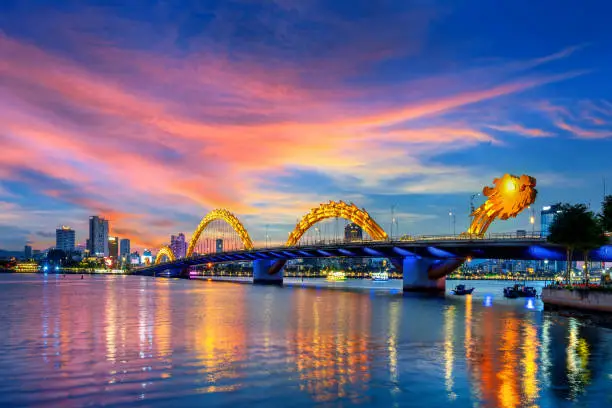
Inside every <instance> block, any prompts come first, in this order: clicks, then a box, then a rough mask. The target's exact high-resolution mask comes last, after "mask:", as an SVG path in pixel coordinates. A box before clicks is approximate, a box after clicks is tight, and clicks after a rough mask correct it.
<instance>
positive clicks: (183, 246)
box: [170, 232, 187, 258]
mask: <svg viewBox="0 0 612 408" xmlns="http://www.w3.org/2000/svg"><path fill="white" fill-rule="evenodd" d="M170 249H171V250H172V252H173V253H174V256H175V257H177V258H185V256H186V255H187V242H185V234H183V233H182V232H181V233H179V234H178V235H172V236H170Z"/></svg>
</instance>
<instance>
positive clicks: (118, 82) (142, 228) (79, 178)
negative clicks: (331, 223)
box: [0, 35, 580, 246]
mask: <svg viewBox="0 0 612 408" xmlns="http://www.w3.org/2000/svg"><path fill="white" fill-rule="evenodd" d="M0 49H2V54H3V55H2V56H3V58H0V79H4V80H6V81H5V83H6V85H5V87H4V89H2V90H0V107H2V109H0V120H1V121H2V122H3V126H4V129H5V133H6V134H4V135H1V136H0V137H2V138H3V142H5V143H4V145H5V146H6V148H5V151H4V154H3V156H2V157H1V158H0V174H1V175H2V176H3V178H6V179H19V177H21V176H20V175H19V174H20V171H21V170H24V169H25V170H31V171H35V172H37V173H40V174H44V175H46V176H48V177H51V178H54V179H58V180H62V181H63V182H65V183H67V185H69V186H73V187H74V189H75V190H78V191H79V194H66V191H65V190H62V189H54V188H47V189H44V190H43V191H44V192H46V194H47V195H48V196H51V197H54V198H57V199H60V200H64V201H68V202H71V203H73V204H75V205H77V206H79V207H81V208H85V209H87V210H89V211H92V212H93V211H95V212H100V213H101V214H103V215H107V216H109V217H111V218H112V219H113V221H114V223H115V224H116V228H117V231H124V232H125V233H126V234H128V231H134V232H138V234H142V236H139V237H136V236H132V237H131V238H133V239H138V240H139V242H141V243H146V244H147V245H148V246H151V244H152V243H161V242H165V241H166V237H165V234H166V233H167V232H164V231H165V230H166V229H167V227H168V225H169V224H168V223H167V222H166V223H164V222H161V221H159V220H154V221H153V222H150V221H151V220H150V219H148V221H149V223H148V224H147V223H146V222H145V218H146V217H144V218H143V217H141V216H138V214H139V213H138V209H139V208H140V207H148V206H151V207H155V208H177V207H178V208H181V209H182V208H185V209H186V211H188V212H189V213H191V214H193V216H194V219H195V221H196V222H197V218H198V217H200V216H202V215H204V214H205V213H206V212H207V211H208V210H210V209H213V208H216V207H227V208H231V209H232V210H233V211H235V212H237V213H239V214H247V215H248V214H259V213H261V212H262V209H261V207H260V206H258V205H256V204H257V203H258V202H260V201H262V200H263V201H268V202H270V201H272V202H273V201H274V199H273V197H274V195H273V194H272V193H274V191H266V193H265V194H262V193H261V189H262V187H261V186H262V184H264V183H265V181H266V180H268V179H269V178H273V177H275V176H278V175H280V174H283V173H284V172H287V171H288V169H291V168H302V169H314V170H317V171H322V172H325V173H326V174H328V175H330V177H346V176H352V177H355V178H358V179H359V180H361V182H362V183H364V184H365V185H374V184H375V183H376V182H379V181H381V180H384V179H385V178H387V177H394V176H397V175H399V174H401V173H402V172H406V171H407V170H413V171H414V172H415V174H427V175H432V174H435V173H436V172H439V173H440V172H442V173H444V172H446V171H448V170H449V169H447V168H434V167H432V166H425V165H423V164H422V163H421V162H420V161H419V156H418V153H419V152H420V153H424V152H427V151H428V150H429V151H430V152H429V154H431V151H432V150H434V149H432V148H429V149H428V148H427V146H435V147H438V150H440V149H442V148H440V147H439V146H447V148H449V149H450V148H459V147H464V146H468V145H473V144H476V143H489V142H490V143H501V140H498V139H496V138H494V137H492V136H491V135H489V134H487V133H485V132H484V131H482V130H479V129H478V125H466V124H457V123H454V122H452V123H451V122H448V121H445V120H444V119H443V118H441V117H440V115H441V114H444V113H447V112H449V111H452V110H455V109H457V108H460V107H463V106H466V105H470V104H474V103H478V102H483V101H489V100H491V99H493V98H498V97H501V96H505V95H511V94H515V93H518V92H522V91H524V90H527V89H531V88H533V87H536V86H540V85H543V84H546V83H550V82H554V81H561V80H565V79H568V78H571V77H573V76H576V75H579V74H580V73H567V74H560V75H551V76H546V77H537V78H536V77H526V78H522V79H516V80H514V81H513V82H503V81H502V82H500V83H499V84H497V85H492V86H490V87H482V86H475V85H473V84H470V83H466V84H464V83H461V82H457V83H455V86H454V87H452V89H453V91H449V92H445V90H446V89H447V88H446V86H441V84H442V85H447V84H448V81H449V79H448V78H442V79H436V78H433V79H432V78H430V79H425V80H424V81H423V82H419V81H415V82H413V83H411V85H414V86H415V87H418V86H419V84H421V85H422V83H426V84H427V86H422V89H423V90H426V89H431V90H432V94H440V95H438V96H430V97H429V98H425V99H421V100H417V101H411V102H406V103H403V102H402V103H393V102H390V101H389V100H387V99H385V98H384V96H385V94H383V91H385V92H386V93H387V94H393V92H395V91H396V90H397V87H396V86H395V85H394V86H388V87H382V86H381V85H376V86H375V87H374V91H373V93H370V92H369V89H368V88H367V87H358V86H348V85H345V84H343V83H342V82H339V81H338V82H336V83H333V82H332V81H328V79H329V77H326V75H325V73H323V74H322V75H321V76H322V84H324V85H320V86H312V85H309V84H308V83H306V82H304V81H303V80H302V78H301V77H300V72H299V71H296V70H295V69H294V67H292V66H290V65H287V64H283V63H279V64H278V66H271V65H269V64H261V63H258V62H257V61H256V60H254V59H250V58H246V57H245V58H243V59H242V60H241V62H240V63H235V62H233V61H231V60H229V59H228V58H226V57H224V56H220V55H216V54H205V55H196V56H194V57H186V58H183V59H179V58H173V57H165V58H162V57H159V56H155V55H150V54H147V53H145V52H142V51H140V52H136V51H131V50H130V52H129V53H128V52H127V51H124V50H121V49H118V48H111V47H108V46H106V45H105V46H98V47H95V48H93V49H92V50H91V54H92V55H93V56H95V58H97V59H99V60H100V61H102V63H103V64H102V66H112V65H113V64H115V65H118V66H122V67H124V68H125V70H119V72H104V71H103V70H101V71H97V70H96V68H95V67H87V66H85V65H83V64H80V63H77V62H75V61H73V60H70V59H67V58H66V57H61V56H58V55H54V54H51V53H49V52H45V51H43V50H41V49H39V48H37V47H35V46H33V45H30V44H24V43H22V42H19V41H16V40H14V39H11V38H9V37H7V36H3V35H0ZM569 53H570V52H569V51H567V54H568V55H569ZM562 56H564V55H559V56H555V58H552V57H550V59H556V58H561V57H562ZM126 72H127V74H126ZM335 74H337V73H335ZM372 95H375V96H377V97H378V98H381V99H380V101H378V102H377V101H371V102H370V103H365V102H361V103H358V102H356V101H363V100H367V99H368V97H369V96H372ZM425 118H426V119H428V120H429V121H430V125H429V126H424V127H419V128H405V129H397V128H393V129H392V130H389V129H386V128H384V127H389V126H391V125H394V126H397V125H398V124H403V123H405V122H409V121H414V120H417V119H425ZM434 119H435V120H434ZM493 126H496V125H491V126H490V127H491V128H493V129H496V130H501V131H510V129H513V130H512V131H516V133H518V134H521V135H525V136H530V137H541V136H548V135H547V134H545V133H546V132H544V131H539V132H540V133H538V130H537V129H527V128H523V127H520V126H519V125H504V126H497V128H495V127H493ZM449 142H456V143H453V144H452V147H451V144H450V143H449ZM24 157H27V158H28V160H24ZM381 158H384V159H385V161H386V163H383V162H382V161H381ZM276 193H278V192H276ZM284 198H285V200H289V201H291V200H294V201H295V200H296V199H295V197H292V198H287V197H284ZM304 206H306V203H305V202H303V201H296V202H295V203H291V202H289V203H285V204H284V206H280V205H279V206H276V207H275V206H274V205H271V206H270V207H269V209H267V210H265V212H266V213H267V215H271V214H274V213H275V211H276V212H277V213H278V214H283V215H285V216H288V215H289V213H290V212H293V211H294V210H296V211H297V210H298V209H301V208H303V207H304ZM147 211H152V210H151V209H148V210H147ZM301 213H302V212H301V211H300V212H297V213H296V214H295V216H300V214H301ZM147 216H151V214H147Z"/></svg>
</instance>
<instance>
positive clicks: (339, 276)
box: [327, 271, 346, 282]
mask: <svg viewBox="0 0 612 408" xmlns="http://www.w3.org/2000/svg"><path fill="white" fill-rule="evenodd" d="M327 280H328V281H331V282H337V281H345V280H346V274H345V273H344V272H343V271H332V272H329V273H328V274H327Z"/></svg>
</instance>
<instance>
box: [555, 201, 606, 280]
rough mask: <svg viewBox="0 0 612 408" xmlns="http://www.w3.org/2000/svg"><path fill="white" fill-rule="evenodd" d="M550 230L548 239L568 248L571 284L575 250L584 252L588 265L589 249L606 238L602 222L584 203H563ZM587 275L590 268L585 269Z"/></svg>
mask: <svg viewBox="0 0 612 408" xmlns="http://www.w3.org/2000/svg"><path fill="white" fill-rule="evenodd" d="M549 232H550V235H549V236H548V241H550V242H552V243H554V244H560V245H563V246H564V247H565V248H566V257H567V269H566V280H567V282H568V283H569V284H570V285H571V283H572V281H571V273H570V272H571V261H572V257H573V254H574V252H575V251H577V250H578V251H583V252H584V256H585V260H584V261H585V265H586V264H587V262H588V253H589V251H590V250H591V249H594V248H598V247H600V246H601V245H603V244H604V242H605V239H606V238H605V236H604V234H603V229H602V224H601V223H600V222H598V220H597V217H596V216H595V214H593V212H591V211H589V209H588V208H587V206H586V205H584V204H573V205H572V204H561V205H560V212H559V213H557V215H556V216H555V219H554V220H553V222H552V224H551V226H550V229H549ZM585 275H586V276H588V269H585Z"/></svg>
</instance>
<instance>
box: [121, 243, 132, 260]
mask: <svg viewBox="0 0 612 408" xmlns="http://www.w3.org/2000/svg"><path fill="white" fill-rule="evenodd" d="M119 256H120V257H121V259H123V258H126V259H127V257H128V256H130V240H129V239H127V238H123V239H121V241H119Z"/></svg>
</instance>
